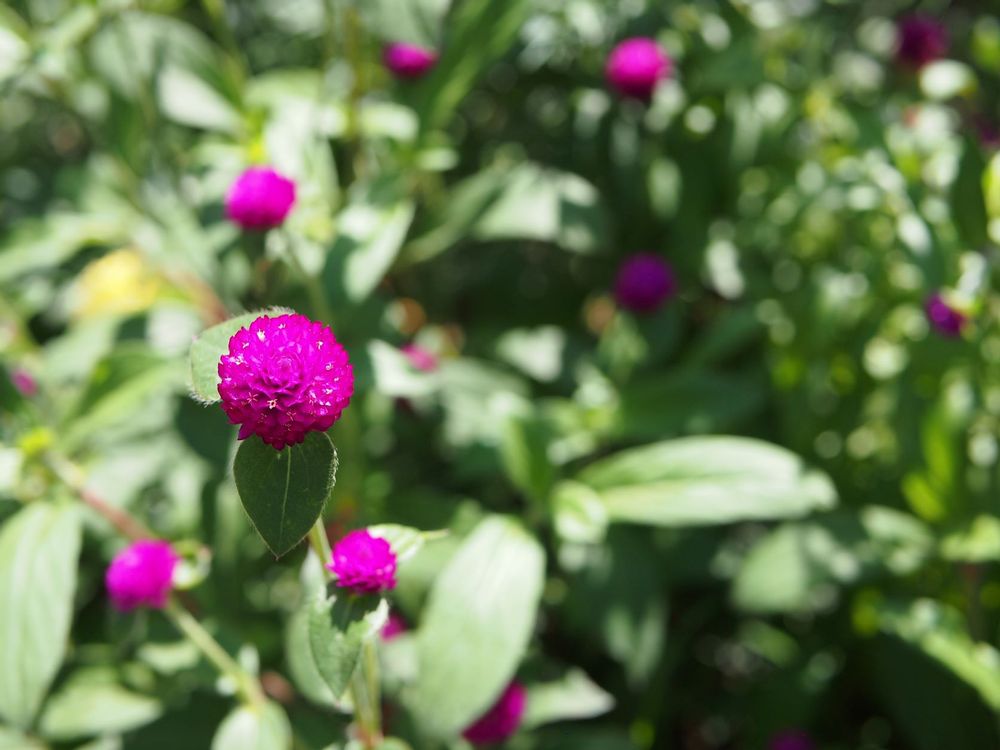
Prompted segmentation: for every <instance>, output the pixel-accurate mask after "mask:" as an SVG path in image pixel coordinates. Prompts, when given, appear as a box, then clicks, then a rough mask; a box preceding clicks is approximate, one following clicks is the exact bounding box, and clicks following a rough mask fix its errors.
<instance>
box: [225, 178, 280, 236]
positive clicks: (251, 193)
mask: <svg viewBox="0 0 1000 750" xmlns="http://www.w3.org/2000/svg"><path fill="white" fill-rule="evenodd" d="M293 205H295V183H294V182H292V181H291V180H289V179H288V178H287V177H283V176H282V175H280V174H278V173H277V172H275V171H274V170H273V169H271V168H270V167H250V168H249V169H247V170H246V171H245V172H243V174H241V175H240V176H239V177H237V178H236V181H235V182H234V183H233V184H232V185H230V187H229V192H228V193H226V216H228V217H229V219H230V220H231V221H233V222H234V223H236V224H239V225H240V226H241V227H243V229H247V230H251V231H261V230H265V229H273V228H274V227H277V226H280V225H281V224H282V223H283V222H284V221H285V217H286V216H288V213H289V211H291V210H292V206H293Z"/></svg>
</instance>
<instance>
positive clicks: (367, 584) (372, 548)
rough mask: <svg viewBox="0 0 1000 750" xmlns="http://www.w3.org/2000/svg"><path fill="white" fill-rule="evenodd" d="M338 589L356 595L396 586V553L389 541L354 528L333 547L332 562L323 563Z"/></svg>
mask: <svg viewBox="0 0 1000 750" xmlns="http://www.w3.org/2000/svg"><path fill="white" fill-rule="evenodd" d="M327 568H328V569H329V570H331V571H333V573H334V575H336V576H337V585H338V586H339V587H340V588H345V589H350V590H351V591H353V592H354V593H356V594H374V593H376V592H379V591H388V590H390V589H394V588H396V553H395V552H393V551H392V547H391V546H389V542H387V541H386V540H385V539H382V538H381V537H377V536H372V535H371V534H370V533H369V532H368V530H367V529H355V530H354V531H352V532H350V533H349V534H348V535H347V536H345V537H344V538H343V539H341V540H340V541H339V542H337V544H336V545H334V547H333V562H332V563H330V564H329V565H327Z"/></svg>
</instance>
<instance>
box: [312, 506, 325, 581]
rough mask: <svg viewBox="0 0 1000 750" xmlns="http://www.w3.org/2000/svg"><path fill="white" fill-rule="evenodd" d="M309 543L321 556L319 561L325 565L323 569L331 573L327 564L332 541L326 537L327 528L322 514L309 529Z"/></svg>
mask: <svg viewBox="0 0 1000 750" xmlns="http://www.w3.org/2000/svg"><path fill="white" fill-rule="evenodd" d="M309 544H310V545H311V546H312V548H313V551H314V552H315V553H316V555H317V556H318V557H319V561H320V563H322V565H323V570H324V571H326V572H327V574H329V571H328V570H327V568H326V565H327V563H329V562H330V541H329V540H328V539H327V538H326V529H325V528H324V527H323V517H322V516H320V517H319V518H317V519H316V523H314V524H313V527H312V528H311V529H309Z"/></svg>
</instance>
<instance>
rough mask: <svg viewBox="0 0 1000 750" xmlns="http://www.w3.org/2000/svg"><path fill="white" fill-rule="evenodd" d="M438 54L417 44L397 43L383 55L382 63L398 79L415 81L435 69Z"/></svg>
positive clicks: (386, 49) (387, 48)
mask: <svg viewBox="0 0 1000 750" xmlns="http://www.w3.org/2000/svg"><path fill="white" fill-rule="evenodd" d="M437 59H438V54H437V52H435V51H434V50H432V49H427V48H426V47H420V46H418V45H416V44H407V43H405V42H395V43H393V44H390V45H388V46H387V47H386V48H385V50H384V51H383V53H382V61H383V62H384V63H385V67H387V68H388V69H389V70H390V71H391V72H392V74H393V75H395V76H396V77H397V78H405V79H415V78H420V77H421V76H423V75H424V74H425V73H426V72H427V71H428V70H430V69H431V68H433V67H434V64H435V63H436V62H437Z"/></svg>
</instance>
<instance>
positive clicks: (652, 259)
mask: <svg viewBox="0 0 1000 750" xmlns="http://www.w3.org/2000/svg"><path fill="white" fill-rule="evenodd" d="M676 291H677V280H676V279H675V278H674V272H673V270H672V269H671V268H670V266H669V264H668V263H667V262H666V261H665V260H663V258H661V257H660V256H659V255H656V254H655V253H636V254H635V255H632V256H630V257H629V258H626V259H625V262H623V263H622V264H621V267H620V268H619V269H618V278H617V280H616V281H615V299H617V300H618V304H619V305H620V306H621V307H623V308H625V309H626V310H631V311H632V312H636V313H651V312H654V311H655V310H656V309H658V308H659V307H660V305H662V304H663V303H664V301H666V300H667V299H668V298H669V297H671V296H672V295H673V294H674V293H675V292H676Z"/></svg>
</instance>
